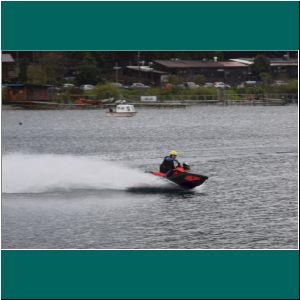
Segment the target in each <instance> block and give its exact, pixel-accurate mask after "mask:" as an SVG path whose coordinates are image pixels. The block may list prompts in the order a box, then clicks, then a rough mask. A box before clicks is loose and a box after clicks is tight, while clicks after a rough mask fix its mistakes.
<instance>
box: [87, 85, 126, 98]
mask: <svg viewBox="0 0 300 300" xmlns="http://www.w3.org/2000/svg"><path fill="white" fill-rule="evenodd" d="M85 94H86V95H87V96H95V97H96V98H97V99H108V98H111V97H113V98H114V99H119V98H120V92H119V89H118V88H116V87H114V86H113V85H112V84H111V83H106V84H102V85H99V84H98V85H96V86H95V87H94V88H93V89H92V90H90V91H86V92H85Z"/></svg>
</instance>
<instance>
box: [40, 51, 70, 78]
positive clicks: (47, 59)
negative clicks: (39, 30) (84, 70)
mask: <svg viewBox="0 0 300 300" xmlns="http://www.w3.org/2000/svg"><path fill="white" fill-rule="evenodd" d="M65 62H66V60H65V57H64V55H63V54H62V53H60V52H48V53H47V52H46V53H45V54H44V55H43V56H42V57H41V58H40V64H41V65H42V67H43V69H44V70H45V71H46V74H47V77H48V83H50V84H56V83H58V82H61V81H62V79H63V77H64V75H65V72H66V66H65Z"/></svg>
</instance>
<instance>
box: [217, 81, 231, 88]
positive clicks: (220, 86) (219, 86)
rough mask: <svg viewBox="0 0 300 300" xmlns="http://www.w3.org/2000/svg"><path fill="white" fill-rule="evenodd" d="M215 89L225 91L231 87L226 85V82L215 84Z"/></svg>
mask: <svg viewBox="0 0 300 300" xmlns="http://www.w3.org/2000/svg"><path fill="white" fill-rule="evenodd" d="M214 87H216V88H221V89H224V88H230V87H231V86H230V85H229V84H225V83H224V82H215V83H214Z"/></svg>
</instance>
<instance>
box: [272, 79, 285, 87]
mask: <svg viewBox="0 0 300 300" xmlns="http://www.w3.org/2000/svg"><path fill="white" fill-rule="evenodd" d="M287 84H288V83H287V82H286V81H283V80H275V81H274V83H273V84H272V85H273V86H281V85H287Z"/></svg>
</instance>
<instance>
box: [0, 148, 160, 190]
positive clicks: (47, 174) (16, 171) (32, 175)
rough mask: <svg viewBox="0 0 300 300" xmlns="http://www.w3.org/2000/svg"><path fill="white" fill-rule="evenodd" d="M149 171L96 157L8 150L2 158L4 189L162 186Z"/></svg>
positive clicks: (120, 188)
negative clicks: (24, 152) (11, 151)
mask: <svg viewBox="0 0 300 300" xmlns="http://www.w3.org/2000/svg"><path fill="white" fill-rule="evenodd" d="M164 184H165V183H164V182H163V181H162V180H160V179H159V178H156V177H154V176H152V175H150V174H147V173H144V172H142V171H140V170H136V169H132V168H129V167H127V166H124V165H120V164H118V163H112V162H108V161H103V160H101V159H100V158H99V157H84V156H73V155H56V154H19V153H15V154H8V155H4V156H3V159H2V191H3V192H4V193H42V192H51V191H60V190H63V191H64V190H65V191H68V190H74V189H116V190H125V189H128V188H131V187H139V186H149V187H151V186H164Z"/></svg>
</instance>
